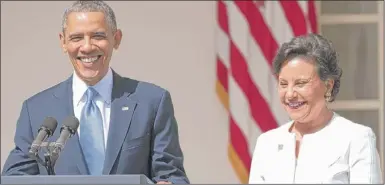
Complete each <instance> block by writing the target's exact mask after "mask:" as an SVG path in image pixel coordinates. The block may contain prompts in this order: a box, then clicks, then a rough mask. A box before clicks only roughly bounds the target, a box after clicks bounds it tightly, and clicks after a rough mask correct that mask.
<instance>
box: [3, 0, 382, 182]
mask: <svg viewBox="0 0 385 185" xmlns="http://www.w3.org/2000/svg"><path fill="white" fill-rule="evenodd" d="M70 4H71V2H68V1H64V2H63V1H58V2H23V1H16V2H10V1H7V2H3V1H2V2H1V167H3V165H4V162H5V159H6V157H7V156H8V153H9V151H10V150H11V149H12V148H13V147H14V143H13V136H14V132H15V125H16V120H17V118H18V116H19V113H20V110H21V104H22V102H23V101H24V100H25V99H27V98H28V97H30V96H32V95H34V94H35V93H38V92H40V91H41V90H43V89H46V88H48V87H50V86H52V85H54V84H56V83H59V82H61V81H62V80H64V79H66V78H67V77H68V76H69V75H70V74H71V73H72V66H71V64H70V62H69V60H68V58H67V56H66V55H65V54H64V53H63V52H62V50H61V47H60V44H59V32H60V29H61V19H62V14H63V12H64V10H65V8H66V7H67V6H69V5H70ZM108 4H109V5H111V7H112V8H113V9H114V11H115V14H116V16H117V21H118V27H120V28H121V29H122V31H123V40H122V44H121V47H120V48H119V50H118V51H117V52H115V54H114V56H113V58H112V67H113V68H114V69H115V70H116V71H117V72H118V73H119V74H121V75H123V76H127V77H131V78H135V79H138V80H143V81H148V82H152V83H155V84H157V85H160V86H162V87H164V88H166V89H168V90H169V91H170V92H171V95H172V99H173V103H174V106H175V115H176V118H177V120H178V124H179V134H180V140H181V145H182V149H183V151H184V155H185V167H186V170H187V174H188V176H189V178H190V180H191V183H242V182H245V181H246V179H247V178H248V177H247V175H248V166H249V165H250V156H251V155H252V151H253V149H254V145H255V141H256V138H257V137H258V135H259V134H260V133H261V132H264V131H266V129H268V128H269V127H272V126H273V127H274V126H278V125H281V124H283V123H285V122H286V121H288V117H287V115H286V113H285V112H284V111H283V110H282V108H281V107H280V105H279V102H278V97H277V93H276V92H275V83H276V81H275V79H274V77H273V76H272V74H271V71H270V68H271V66H270V63H271V58H272V56H273V55H274V53H275V51H276V50H275V49H277V48H276V47H275V46H279V45H280V44H282V43H283V42H285V41H287V40H289V39H290V38H291V37H293V36H294V35H299V34H304V33H310V32H317V33H321V34H322V35H324V36H326V37H327V38H329V39H330V40H332V42H333V43H334V46H335V48H336V49H337V51H338V53H339V59H340V65H341V67H342V68H343V76H342V82H341V90H340V93H339V95H338V97H337V101H335V102H334V103H332V104H331V105H330V106H331V107H332V108H333V109H334V110H335V111H336V112H337V113H339V114H341V115H342V116H345V117H347V118H348V119H351V120H353V121H355V122H357V123H360V124H364V125H367V126H370V127H371V128H372V129H373V130H374V132H375V133H376V135H377V138H378V140H377V148H378V150H379V152H380V156H381V160H382V163H383V161H384V158H383V156H384V75H383V71H384V62H383V49H384V48H383V21H384V20H383V1H338V2H337V1H317V2H314V1H310V2H306V1H299V2H296V1H281V2H278V1H253V2H252V1H249V2H240V3H239V2H238V3H235V2H231V1H226V2H222V1H196V2H189V1H183V2H177V1H170V2H167V1H159V2H158V1H154V2H150V1H128V2H113V1H109V2H108ZM230 43H233V44H234V46H235V47H236V48H238V50H239V51H240V52H241V54H242V55H243V56H244V61H236V62H234V61H231V60H233V59H232V58H230V52H231V50H230V45H231V44H230ZM234 63H235V67H236V66H237V65H239V66H241V67H239V66H238V67H239V69H241V70H243V69H245V70H244V71H242V72H243V73H245V74H247V75H244V77H246V78H243V79H241V81H242V80H243V81H244V82H245V83H247V85H248V86H249V89H251V90H250V91H249V92H244V91H243V89H242V86H240V85H239V83H238V82H239V79H236V78H234V77H232V76H231V75H229V74H228V73H227V71H228V69H230V68H231V67H233V65H234ZM242 67H245V68H242ZM250 93H251V94H250ZM247 95H250V96H252V97H256V98H249V97H248V96H247ZM230 115H232V120H233V121H230V120H229V117H230ZM382 167H383V166H382Z"/></svg>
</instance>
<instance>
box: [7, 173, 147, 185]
mask: <svg viewBox="0 0 385 185" xmlns="http://www.w3.org/2000/svg"><path fill="white" fill-rule="evenodd" d="M1 184H111V185H112V184H154V183H153V182H152V181H151V180H150V179H148V178H147V177H146V176H145V175H102V176H90V175H33V176H32V175H25V176H1Z"/></svg>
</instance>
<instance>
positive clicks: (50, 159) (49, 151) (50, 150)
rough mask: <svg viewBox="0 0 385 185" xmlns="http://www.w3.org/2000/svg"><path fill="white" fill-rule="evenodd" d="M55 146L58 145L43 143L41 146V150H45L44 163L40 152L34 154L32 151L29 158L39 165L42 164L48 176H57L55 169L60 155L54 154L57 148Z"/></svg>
mask: <svg viewBox="0 0 385 185" xmlns="http://www.w3.org/2000/svg"><path fill="white" fill-rule="evenodd" d="M55 144H56V143H55V142H43V143H42V144H41V145H40V148H43V149H45V153H44V161H43V160H42V159H41V158H40V157H39V154H38V152H36V153H33V152H31V151H30V152H29V156H30V157H31V158H32V159H35V160H36V161H37V162H38V163H40V164H41V165H42V166H44V167H45V169H46V170H47V173H48V175H56V174H55V169H54V167H55V163H56V160H57V159H58V157H59V155H58V153H57V152H54V150H55V148H56V147H55Z"/></svg>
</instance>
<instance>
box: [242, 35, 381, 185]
mask: <svg viewBox="0 0 385 185" xmlns="http://www.w3.org/2000/svg"><path fill="white" fill-rule="evenodd" d="M274 71H275V73H276V75H277V77H278V81H279V85H278V89H277V90H278V92H279V96H280V100H281V104H282V105H283V107H284V108H285V110H286V112H287V113H288V115H289V116H290V118H291V119H292V121H290V122H289V123H287V124H285V125H283V126H281V127H279V128H276V129H273V130H270V131H268V132H265V133H263V134H261V135H260V136H259V138H258V140H257V144H256V146H255V151H254V154H253V159H252V165H251V170H250V179H249V183H347V184H348V183H380V182H382V179H381V169H380V164H379V163H380V162H379V156H378V152H377V151H376V147H375V145H376V136H375V134H374V133H373V131H372V129H371V128H369V127H367V126H363V125H361V124H357V123H354V122H352V121H350V120H348V119H346V118H344V117H342V116H340V115H338V114H336V113H335V112H333V111H332V110H330V109H329V108H328V106H327V105H328V102H332V101H334V99H335V97H336V96H337V94H338V92H339V88H340V78H341V75H342V69H341V68H340V67H339V66H338V59H337V53H336V51H335V49H334V48H333V46H332V44H331V43H330V42H329V41H328V40H327V39H326V38H324V37H323V36H321V35H317V34H309V35H306V36H299V37H295V38H293V39H292V40H291V41H290V42H288V43H284V44H283V45H282V46H281V48H280V50H279V51H278V54H277V56H276V57H275V60H274Z"/></svg>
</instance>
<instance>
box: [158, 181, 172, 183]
mask: <svg viewBox="0 0 385 185" xmlns="http://www.w3.org/2000/svg"><path fill="white" fill-rule="evenodd" d="M156 184H172V183H171V182H166V181H159V182H157V183H156Z"/></svg>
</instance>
